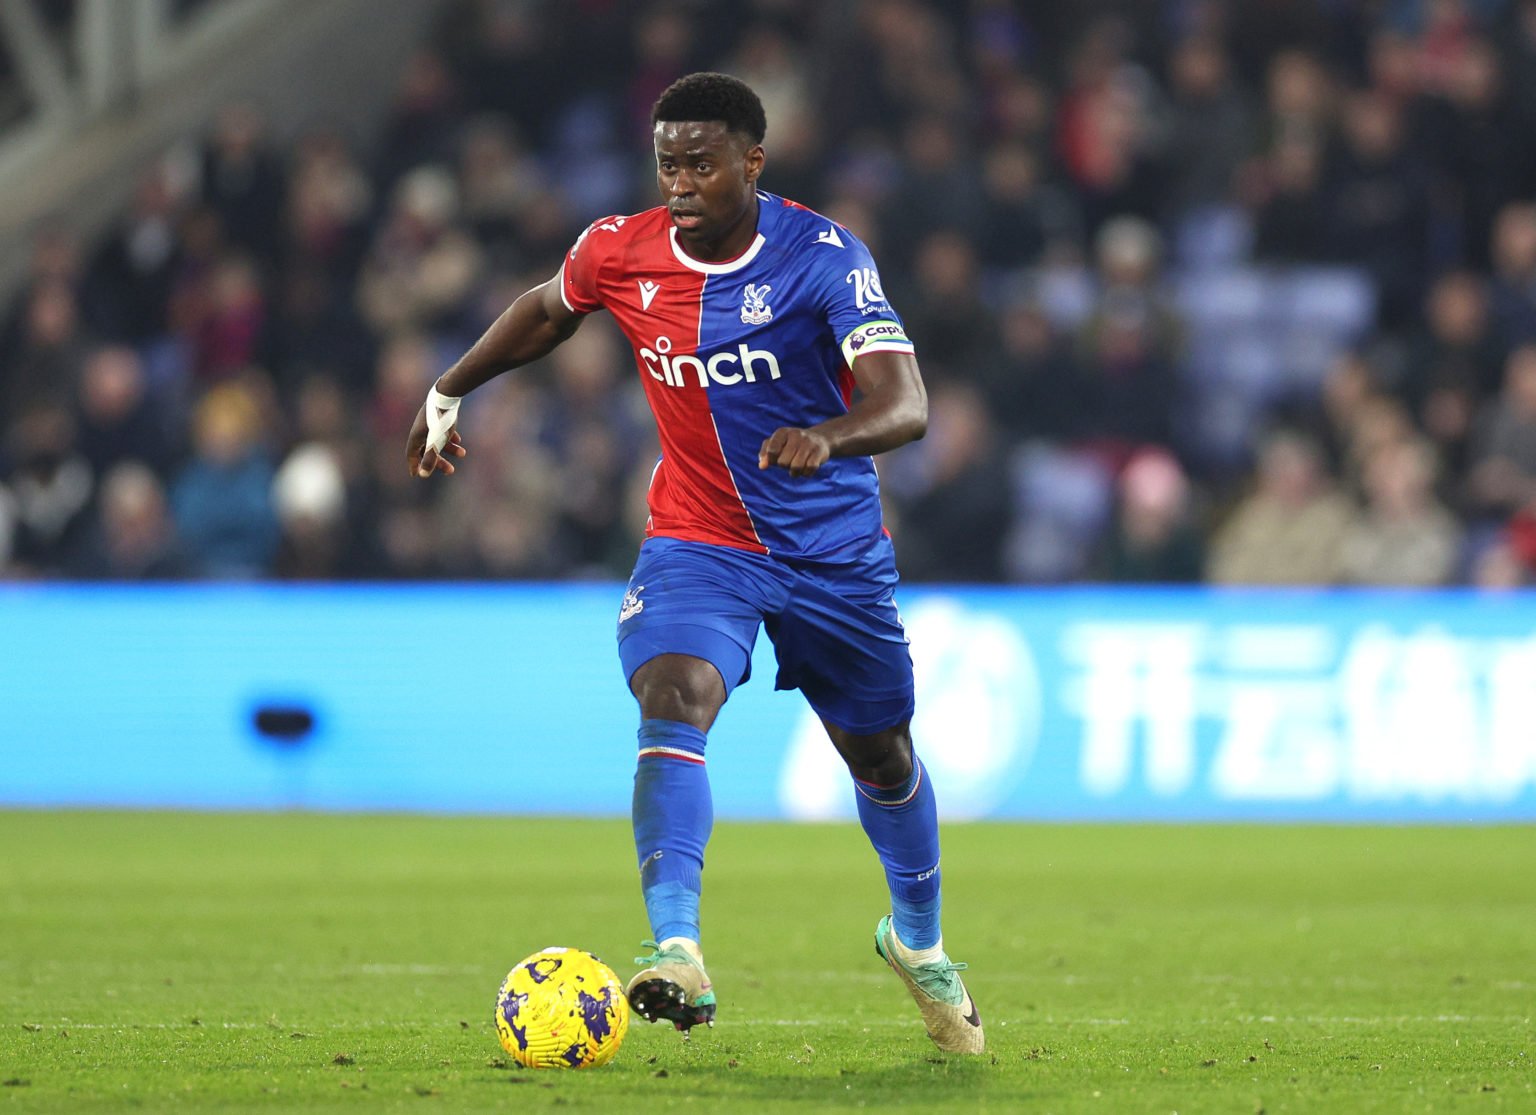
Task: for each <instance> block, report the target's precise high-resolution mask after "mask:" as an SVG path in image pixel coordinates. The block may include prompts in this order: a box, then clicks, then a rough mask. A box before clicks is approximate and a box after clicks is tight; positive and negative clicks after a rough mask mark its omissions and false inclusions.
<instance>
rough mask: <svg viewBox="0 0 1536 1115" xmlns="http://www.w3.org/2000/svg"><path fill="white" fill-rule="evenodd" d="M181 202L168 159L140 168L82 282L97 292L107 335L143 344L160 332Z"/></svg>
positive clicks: (182, 196) (181, 191)
mask: <svg viewBox="0 0 1536 1115" xmlns="http://www.w3.org/2000/svg"><path fill="white" fill-rule="evenodd" d="M184 201H185V190H184V188H182V187H181V186H180V185H179V183H178V182H177V179H176V175H175V173H174V171H173V167H172V165H171V160H170V159H169V158H168V157H167V158H166V159H162V160H161V161H160V162H158V163H156V164H155V165H154V166H152V167H150V168H149V169H148V170H147V171H145V172H144V174H143V176H142V177H141V178H140V180H139V184H138V188H137V190H136V192H135V195H134V200H133V204H132V207H131V208H130V209H129V212H128V213H127V215H126V216H125V217H124V219H123V222H122V223H121V225H119V226H118V227H117V228H116V229H115V230H114V231H113V232H112V233H111V234H109V236H108V237H107V240H106V243H105V244H103V245H102V247H101V249H100V250H99V251H98V252H97V254H96V256H95V258H94V259H93V260H92V262H91V265H90V268H89V271H88V274H87V278H86V282H87V283H88V284H89V286H90V288H91V289H92V290H93V291H94V292H97V294H98V296H99V298H98V300H99V302H100V304H101V305H100V312H101V318H102V320H101V323H100V324H101V329H102V331H103V333H104V334H105V335H106V336H108V337H111V338H116V339H122V340H126V341H131V342H134V343H147V342H151V341H157V340H159V339H160V338H161V337H162V336H163V335H164V332H165V329H166V327H167V325H168V324H169V322H168V317H167V310H168V308H169V305H170V300H171V291H172V287H173V284H174V282H175V279H176V264H177V257H178V255H179V254H180V250H181V248H180V228H179V222H180V220H181V215H182V208H183V202H184Z"/></svg>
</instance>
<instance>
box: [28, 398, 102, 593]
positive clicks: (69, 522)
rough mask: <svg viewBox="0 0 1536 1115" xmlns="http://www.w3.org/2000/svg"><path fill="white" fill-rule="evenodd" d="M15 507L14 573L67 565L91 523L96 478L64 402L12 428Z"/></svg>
mask: <svg viewBox="0 0 1536 1115" xmlns="http://www.w3.org/2000/svg"><path fill="white" fill-rule="evenodd" d="M11 442H12V444H11V447H10V449H11V456H12V458H13V459H14V461H15V463H16V467H15V472H14V473H13V474H12V476H11V478H10V498H11V503H12V506H13V508H14V511H13V517H14V525H13V527H12V536H11V543H10V549H11V562H12V565H11V571H12V572H13V573H18V572H19V573H24V574H27V575H30V576H46V575H48V574H50V573H56V572H58V571H59V570H61V569H63V568H64V567H65V566H67V565H68V564H69V562H70V560H71V559H72V557H73V556H74V554H75V552H76V551H77V550H78V549H79V547H80V545H81V544H82V541H83V539H84V536H85V534H86V533H87V531H88V527H89V511H90V505H91V498H92V496H93V494H94V493H95V488H96V482H95V477H94V476H92V474H91V466H90V465H89V464H88V463H87V462H86V460H85V458H84V457H83V456H81V454H80V451H79V448H78V447H77V445H76V442H75V422H74V418H73V417H72V416H71V414H70V412H69V409H68V407H66V406H65V405H64V404H62V403H45V404H42V405H38V406H34V407H32V408H31V409H29V410H28V411H27V412H26V413H24V414H23V415H22V416H21V417H20V419H19V420H17V422H16V424H15V425H14V426H13V427H12V432H11Z"/></svg>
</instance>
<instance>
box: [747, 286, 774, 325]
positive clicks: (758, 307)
mask: <svg viewBox="0 0 1536 1115" xmlns="http://www.w3.org/2000/svg"><path fill="white" fill-rule="evenodd" d="M772 289H773V288H772V287H771V286H768V285H767V284H766V283H765V284H764V285H762V286H758V285H757V284H756V283H748V284H747V289H746V290H744V291H742V292H741V320H742V324H744V325H765V324H767V323H768V322H770V321H772V320H773V308H772V307H771V306H769V305H768V301H767V299H768V292H769V291H771V290H772Z"/></svg>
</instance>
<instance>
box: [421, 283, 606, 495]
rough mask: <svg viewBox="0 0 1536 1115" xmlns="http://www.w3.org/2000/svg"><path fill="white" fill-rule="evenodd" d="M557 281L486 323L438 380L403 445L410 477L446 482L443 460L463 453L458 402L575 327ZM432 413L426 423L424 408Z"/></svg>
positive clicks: (577, 320) (549, 348)
mask: <svg viewBox="0 0 1536 1115" xmlns="http://www.w3.org/2000/svg"><path fill="white" fill-rule="evenodd" d="M561 278H562V277H561V276H560V275H556V276H555V277H554V278H553V279H551V280H549V282H547V283H543V284H541V285H539V286H536V287H534V288H533V289H532V290H530V291H527V292H526V293H524V294H523V295H522V296H521V297H519V298H518V299H517V300H516V301H515V302H513V303H512V305H510V306H508V307H507V309H506V311H505V312H503V313H502V315H501V316H500V317H499V318H497V319H496V320H495V321H494V322H492V323H491V327H490V328H489V329H487V330H486V331H485V333H484V334H483V335H482V336H481V337H480V339H479V340H478V341H476V342H475V343H474V344H473V345H472V346H471V347H470V350H469V351H468V352H466V353H465V354H464V355H463V356H462V357H460V358H459V360H458V361H457V362H456V363H455V364H454V365H453V367H451V368H449V369H448V370H447V371H446V372H444V373H443V374H442V375H441V376H439V377H438V380H437V382H436V383H435V384H433V385H432V391H431V393H430V394H428V396H427V401H426V403H424V404H423V405H422V408H421V410H419V411H418V412H417V414H416V421H415V422H413V423H412V424H411V432H410V436H409V437H407V438H406V442H405V459H406V462H407V463H408V464H409V465H410V469H411V472H412V473H413V474H414V475H416V476H421V477H427V476H432V475H433V474H435V473H437V472H442V473H444V474H446V475H449V476H451V475H452V474H453V464H452V462H451V461H449V460H448V458H449V457H462V456H464V455H465V453H466V452H467V450H466V449H465V448H464V445H463V443H462V441H461V440H460V438H459V433H458V430H457V429H455V428H454V426H455V425H456V419H457V415H458V402H459V400H460V399H462V398H463V397H464V396H465V395H467V394H469V393H470V392H471V391H473V390H474V389H475V388H477V387H479V386H480V385H481V384H484V383H487V382H489V381H490V380H492V379H495V378H496V377H497V376H499V375H501V373H503V372H507V371H511V370H512V369H513V368H516V367H520V366H521V365H523V364H529V363H532V362H533V361H535V360H538V359H539V358H540V357H543V356H547V355H549V353H551V352H553V351H554V349H555V348H556V347H557V346H558V345H559V344H560V343H561V342H562V341H564V340H565V339H566V338H567V337H569V336H570V335H571V334H572V333H574V332H576V327H577V326H579V325H580V324H581V319H582V317H583V316H584V315H582V314H578V313H576V312H574V311H572V310H571V309H570V308H569V307H568V306H566V304H565V301H564V300H563V299H562V298H561V297H560V284H561ZM429 407H432V408H435V410H434V413H433V414H432V415H431V418H432V420H433V421H432V422H429V421H428V408H429ZM445 428H446V430H447V433H446V440H445V441H444V442H443V443H442V448H441V450H438V449H435V448H433V446H431V445H429V444H428V437H429V434H434V433H435V434H439V435H440V436H441V431H442V430H443V429H445Z"/></svg>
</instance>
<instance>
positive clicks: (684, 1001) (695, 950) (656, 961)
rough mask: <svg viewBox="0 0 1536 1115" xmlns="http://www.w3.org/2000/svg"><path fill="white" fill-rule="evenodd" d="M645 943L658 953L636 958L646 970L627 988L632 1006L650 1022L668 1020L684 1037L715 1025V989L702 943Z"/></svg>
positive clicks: (673, 939)
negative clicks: (700, 948)
mask: <svg viewBox="0 0 1536 1115" xmlns="http://www.w3.org/2000/svg"><path fill="white" fill-rule="evenodd" d="M645 944H646V945H647V946H648V947H650V948H653V949H655V950H656V951H655V952H653V953H651V954H650V955H649V956H637V957H635V963H636V964H643V965H644V967H643V968H641V969H640V971H638V972H636V973H635V977H634V978H633V979H632V980H630V981H629V984H628V985H627V986H626V987H625V988H624V994H625V995H626V996H628V998H629V1005H630V1007H631V1008H633V1010H634V1012H635V1013H636V1014H638V1015H639V1016H640V1017H641V1018H643V1019H645V1020H646V1021H647V1022H655V1021H656V1020H657V1019H658V1018H665V1019H666V1020H667V1021H668V1022H670V1023H672V1025H673V1027H674V1028H675V1029H678V1030H681V1031H682V1032H683V1036H684V1037H687V1036H688V1031H689V1030H691V1029H692V1028H693V1027H695V1026H697V1025H698V1024H699V1023H700V1022H702V1023H704V1024H705V1025H707V1026H713V1025H714V1024H715V990H714V985H713V984H711V983H710V982H709V973H707V972H706V971H704V954H703V953H701V952H700V951H699V946H698V942H696V941H690V940H688V939H687V938H686V937H668V938H667V939H666V940H665V941H662V942H661V943H660V944H657V943H656V942H655V941H646V942H645Z"/></svg>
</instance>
